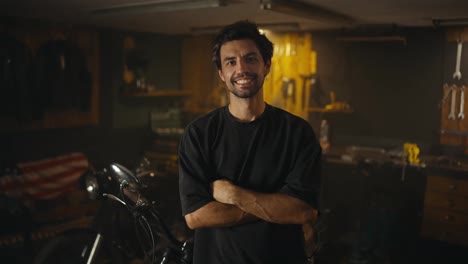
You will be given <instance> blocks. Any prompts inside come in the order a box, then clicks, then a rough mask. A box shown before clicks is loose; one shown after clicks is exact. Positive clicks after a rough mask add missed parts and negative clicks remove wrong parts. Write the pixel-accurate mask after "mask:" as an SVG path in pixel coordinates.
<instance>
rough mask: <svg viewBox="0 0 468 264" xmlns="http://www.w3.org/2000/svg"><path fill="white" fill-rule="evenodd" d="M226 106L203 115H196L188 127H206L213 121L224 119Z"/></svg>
mask: <svg viewBox="0 0 468 264" xmlns="http://www.w3.org/2000/svg"><path fill="white" fill-rule="evenodd" d="M224 109H225V106H223V107H219V108H216V109H214V110H212V111H211V112H208V113H206V114H203V115H201V116H198V117H196V118H195V119H193V120H192V121H190V122H189V124H188V125H187V128H192V129H206V128H208V127H209V126H210V125H211V124H213V123H218V122H219V121H220V120H222V118H223V115H224Z"/></svg>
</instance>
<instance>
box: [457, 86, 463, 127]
mask: <svg viewBox="0 0 468 264" xmlns="http://www.w3.org/2000/svg"><path fill="white" fill-rule="evenodd" d="M464 108H465V86H462V87H461V88H460V111H459V112H458V119H464V118H465V109H464Z"/></svg>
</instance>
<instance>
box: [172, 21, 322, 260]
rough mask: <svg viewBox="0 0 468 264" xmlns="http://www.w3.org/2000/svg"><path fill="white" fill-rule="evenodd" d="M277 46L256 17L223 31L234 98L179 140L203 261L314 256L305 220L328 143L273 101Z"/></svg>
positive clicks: (189, 218)
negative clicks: (268, 99)
mask: <svg viewBox="0 0 468 264" xmlns="http://www.w3.org/2000/svg"><path fill="white" fill-rule="evenodd" d="M272 55H273V44H272V43H271V42H270V41H269V40H268V39H267V38H266V37H265V36H264V35H262V34H260V33H259V31H258V29H257V26H256V24H254V23H251V22H248V21H240V22H237V23H234V24H232V25H229V26H226V27H225V28H224V29H223V30H221V32H220V33H219V35H218V36H217V37H216V39H215V44H214V47H213V61H214V63H215V65H216V67H217V69H218V73H219V77H220V78H221V80H222V81H223V82H224V83H225V85H226V88H227V90H228V92H229V104H228V105H227V106H225V107H221V108H219V109H216V110H214V111H213V112H211V113H208V114H207V115H205V116H202V117H200V118H198V119H196V120H194V121H192V122H191V123H190V124H189V125H188V126H187V128H186V130H185V132H184V135H183V136H182V138H181V141H180V146H179V187H180V196H181V203H182V213H183V214H184V216H185V220H186V222H187V225H188V226H189V227H190V228H191V229H195V240H194V256H193V257H194V264H222V263H232V264H243V263H285V264H286V263H287V264H295V263H301V264H304V263H306V254H305V251H304V237H303V233H302V229H301V228H302V225H303V224H306V223H311V222H314V221H315V219H316V217H317V210H316V209H315V208H317V197H318V192H319V184H320V177H319V176H320V158H321V148H320V145H319V144H318V141H317V139H316V137H315V135H314V132H313V130H312V128H311V126H310V125H309V124H308V123H307V122H306V121H304V120H303V119H301V118H299V117H296V116H294V115H292V114H290V113H287V112H286V111H284V110H281V109H279V108H276V107H273V106H271V105H268V104H266V103H265V102H264V98H263V89H262V87H263V82H264V79H265V77H266V76H267V74H268V73H269V71H270V66H271V57H272Z"/></svg>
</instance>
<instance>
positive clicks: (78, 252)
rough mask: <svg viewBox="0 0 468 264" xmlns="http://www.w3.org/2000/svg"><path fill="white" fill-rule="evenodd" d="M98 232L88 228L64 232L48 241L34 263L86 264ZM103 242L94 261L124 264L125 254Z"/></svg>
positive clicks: (103, 263)
mask: <svg viewBox="0 0 468 264" xmlns="http://www.w3.org/2000/svg"><path fill="white" fill-rule="evenodd" d="M96 235H97V234H96V232H94V231H92V230H88V229H80V230H71V231H67V232H64V233H62V234H60V235H58V236H56V237H54V238H53V239H51V240H50V241H48V242H47V243H46V244H45V245H44V246H43V247H42V248H41V249H40V251H39V252H38V254H37V255H36V257H35V258H34V262H33V263H34V264H63V263H67V264H84V263H86V262H87V257H88V255H89V251H90V250H91V247H92V245H93V242H94V239H95V238H96ZM116 251H117V249H113V248H111V247H109V246H108V245H106V244H105V243H103V244H102V245H101V247H100V248H99V251H98V255H97V256H96V257H97V258H96V259H95V261H94V263H99V264H101V263H102V264H106V263H113V264H114V263H119V264H124V263H126V262H124V260H123V259H124V257H123V254H119V252H116Z"/></svg>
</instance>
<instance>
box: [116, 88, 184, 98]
mask: <svg viewBox="0 0 468 264" xmlns="http://www.w3.org/2000/svg"><path fill="white" fill-rule="evenodd" d="M123 95H125V96H135V97H178V96H180V97H182V96H190V95H192V91H187V90H158V91H152V92H139V91H138V92H135V91H126V92H124V93H123Z"/></svg>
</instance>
